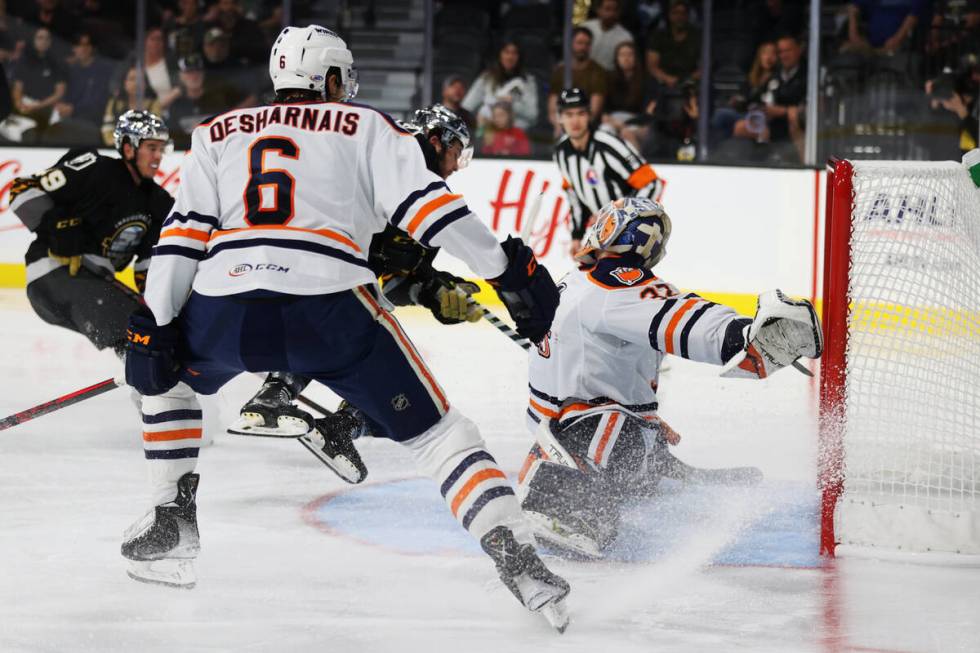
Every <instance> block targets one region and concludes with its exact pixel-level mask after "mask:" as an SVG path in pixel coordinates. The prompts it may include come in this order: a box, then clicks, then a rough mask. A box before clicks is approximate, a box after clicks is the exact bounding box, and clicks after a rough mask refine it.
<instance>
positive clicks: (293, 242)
mask: <svg viewBox="0 0 980 653" xmlns="http://www.w3.org/2000/svg"><path fill="white" fill-rule="evenodd" d="M352 64H353V61H352V57H351V53H350V51H349V50H348V49H347V47H346V45H345V44H344V42H343V40H341V39H340V38H339V37H337V35H336V34H334V33H333V32H331V31H329V30H327V29H325V28H323V27H319V26H315V25H311V26H309V27H305V28H296V27H288V28H285V29H284V30H283V31H282V33H281V34H280V35H279V38H278V39H277V40H276V42H275V44H274V46H273V49H272V54H271V57H270V62H269V67H270V75H271V77H272V81H273V85H274V87H275V89H276V102H275V103H274V104H272V105H269V106H261V107H255V108H248V109H239V110H235V111H231V112H229V113H226V114H222V115H219V116H217V117H215V118H213V119H211V120H210V121H208V122H206V123H204V124H202V125H201V126H199V127H198V128H197V129H195V130H194V132H193V135H192V147H191V152H190V154H189V155H188V157H187V159H186V162H185V164H184V168H183V171H182V183H181V186H180V190H179V191H178V194H177V198H176V201H175V204H174V208H173V212H172V213H171V215H170V217H169V218H168V219H167V222H166V223H165V224H164V228H163V232H162V233H161V236H160V241H159V244H158V245H157V247H156V249H155V251H154V255H153V260H152V263H151V267H150V272H149V275H148V280H147V289H146V294H145V296H146V302H147V306H148V309H149V310H148V311H146V312H143V313H137V314H134V316H133V318H132V319H131V321H130V330H129V351H128V353H127V356H126V378H127V382H128V383H129V384H130V385H132V386H133V387H135V388H136V389H137V390H139V391H140V392H141V394H143V395H144V399H143V405H142V416H143V441H144V451H145V454H146V458H147V461H148V464H149V467H150V476H151V483H152V489H153V493H154V508H153V509H152V510H151V511H150V512H149V513H148V514H147V516H146V518H145V519H143V520H141V521H140V522H137V524H135V525H134V527H133V528H132V529H131V530H130V531H129V532H128V533H127V536H126V538H125V541H124V543H123V545H122V553H123V555H124V556H125V557H127V558H129V559H130V560H132V561H134V564H133V565H132V566H131V569H130V573H131V575H133V576H134V578H137V579H138V580H148V581H151V582H164V583H168V584H172V585H177V586H185V587H186V586H190V585H192V584H193V582H194V573H193V568H192V565H191V563H190V562H189V561H190V560H192V559H193V558H194V557H195V556H196V554H197V552H198V548H199V544H198V538H197V520H196V490H197V486H198V481H199V477H198V475H197V474H196V473H194V469H195V463H196V459H197V454H198V448H199V444H200V434H201V410H200V406H199V404H198V402H197V399H196V396H195V393H201V394H210V393H213V392H216V391H217V390H218V389H219V388H220V387H221V386H222V385H223V384H224V383H226V382H227V381H229V380H230V379H231V378H233V377H234V376H236V375H237V374H238V373H240V372H242V371H246V370H247V371H253V372H258V371H287V372H292V373H295V374H300V375H304V376H308V377H310V378H313V379H315V380H317V381H319V382H320V383H323V384H324V385H326V386H328V387H329V388H331V389H332V390H333V391H334V392H336V393H337V394H338V395H340V396H341V397H343V398H344V399H346V400H347V401H349V402H350V403H352V404H353V405H356V406H358V407H359V408H360V409H361V410H363V411H364V412H365V413H366V414H367V415H368V416H369V417H370V418H371V419H372V420H373V421H374V422H376V423H378V424H379V425H381V426H382V427H383V430H384V434H385V435H386V436H387V437H389V438H391V439H393V440H395V441H397V442H400V443H402V444H403V445H405V446H406V447H407V448H408V449H409V450H410V451H411V452H412V453H413V454H414V456H415V458H416V461H417V463H418V466H419V468H420V469H421V470H422V471H423V472H424V473H425V474H426V475H428V476H430V477H431V478H433V479H435V480H436V482H437V483H438V487H439V488H440V491H441V494H442V495H443V497H444V498H445V500H446V503H447V505H448V506H449V508H450V510H451V512H452V513H453V515H454V516H455V517H456V518H457V519H458V520H459V522H460V524H461V525H462V526H463V528H465V529H466V530H467V531H468V532H469V533H470V534H471V535H473V537H475V538H476V539H477V540H478V541H479V542H480V544H481V546H482V547H483V549H484V550H485V551H486V552H487V553H488V554H489V555H490V556H491V558H492V559H493V560H494V562H495V563H496V566H497V570H498V572H499V574H500V577H501V580H502V581H503V582H504V584H505V585H506V586H507V587H508V588H509V589H510V590H511V591H512V592H513V593H514V595H515V596H516V597H517V598H518V599H519V600H520V601H521V603H522V604H523V605H525V606H526V607H527V608H528V609H530V610H532V611H540V612H541V613H542V614H543V615H545V616H546V617H547V618H548V619H549V621H551V622H552V623H553V625H555V626H556V627H557V628H558V629H560V630H561V629H563V628H564V627H565V625H566V624H567V617H566V616H565V614H564V598H565V596H566V595H567V594H568V591H569V586H568V583H566V582H565V581H564V580H563V579H561V578H559V577H558V576H556V575H554V574H552V573H551V572H550V571H549V570H548V569H547V568H546V567H545V566H544V563H542V562H541V560H540V558H538V556H537V554H536V553H535V550H534V546H533V535H532V533H531V531H530V528H529V525H528V524H527V522H526V520H525V518H524V516H523V514H522V512H521V510H520V506H519V504H518V502H517V499H516V497H515V496H514V490H513V489H512V487H511V485H510V484H509V482H508V481H507V478H506V476H505V475H504V473H503V471H501V470H500V468H499V466H498V465H497V463H496V461H494V459H493V457H492V456H491V455H490V453H489V452H488V451H487V450H486V447H485V444H484V442H483V439H482V438H481V436H480V434H479V431H478V430H477V428H476V425H475V424H473V423H472V422H471V421H469V420H468V419H467V418H465V417H464V416H463V415H461V414H460V413H459V411H457V410H456V409H454V408H453V407H451V405H450V403H449V400H448V398H447V396H446V393H445V391H444V390H443V389H442V388H441V387H440V386H439V384H438V383H437V382H436V380H435V378H434V377H433V375H432V373H431V371H430V370H429V369H428V368H427V367H426V365H425V363H424V361H423V360H422V358H421V356H420V355H419V354H418V352H417V351H416V350H415V348H414V347H413V345H412V343H411V341H410V340H409V339H408V337H407V336H406V335H405V332H404V331H403V330H402V328H401V326H400V325H399V324H398V322H397V320H395V318H394V317H393V316H392V315H391V314H390V313H389V312H388V311H387V310H386V309H385V308H384V307H383V306H382V305H381V303H380V302H379V293H378V291H377V279H376V277H375V276H374V274H373V273H372V271H371V269H370V267H369V265H368V263H367V249H368V245H369V243H370V241H371V238H372V236H373V235H374V234H375V233H377V232H379V231H381V230H382V229H383V228H384V227H385V225H386V224H392V225H394V226H397V227H401V228H403V229H405V230H406V231H408V232H409V234H410V235H412V237H413V238H415V239H416V240H418V241H419V242H420V243H422V244H425V245H428V244H431V245H433V246H439V247H445V248H446V250H447V251H449V252H450V253H452V254H453V255H455V256H457V257H459V258H461V259H462V260H464V261H465V262H466V263H467V264H468V265H469V266H470V267H471V268H472V269H473V271H474V272H475V273H476V274H478V275H479V276H481V277H483V278H486V279H488V280H489V281H490V282H491V283H492V284H493V285H494V286H495V287H496V288H497V290H498V292H499V294H500V295H501V298H502V299H503V301H504V303H505V304H506V305H507V308H508V310H509V311H510V312H511V313H512V315H513V316H514V318H515V321H516V323H517V327H518V331H520V332H522V334H523V335H525V336H526V337H528V338H529V339H531V340H533V341H539V340H541V338H542V337H543V336H544V333H545V332H546V331H547V329H548V327H549V326H550V323H551V319H552V317H553V316H554V310H555V308H556V306H557V302H558V294H557V290H556V289H555V285H554V282H553V281H551V279H550V277H549V276H548V273H547V271H546V270H544V269H543V268H542V267H541V266H539V265H537V263H536V261H535V260H534V257H533V254H531V252H530V249H529V248H528V247H527V246H526V245H524V244H523V243H522V242H521V241H520V240H518V239H513V238H510V239H508V240H507V241H505V242H504V243H498V242H497V240H496V239H495V238H494V236H493V234H492V233H491V232H490V231H489V229H488V228H487V227H486V226H485V225H484V224H483V223H482V222H481V221H480V220H479V219H478V218H477V217H476V216H475V215H473V213H472V212H471V211H470V210H469V209H468V208H467V206H466V203H465V201H464V199H463V198H462V196H460V195H454V194H452V193H450V192H448V190H447V187H446V185H445V182H443V180H442V179H440V178H439V177H438V176H436V175H435V174H433V173H432V172H431V171H430V170H428V169H427V168H426V165H425V161H424V159H423V157H422V154H421V151H420V150H419V147H418V145H417V143H416V141H415V139H414V138H413V137H412V135H411V134H409V133H407V132H406V131H405V130H403V129H402V128H401V127H399V126H398V125H397V124H395V123H394V121H392V120H391V119H390V118H389V117H388V116H386V115H385V114H383V113H381V112H379V111H377V110H375V109H373V108H371V107H368V106H364V105H355V104H353V103H344V104H340V103H334V102H324V101H323V99H322V94H323V90H324V86H325V85H328V84H329V85H335V84H338V83H339V84H340V85H341V86H342V87H343V88H345V89H347V91H348V93H347V94H348V95H353V92H354V89H355V86H356V82H355V79H354V75H353V66H352ZM284 544H285V543H284ZM166 567H169V569H167V568H166Z"/></svg>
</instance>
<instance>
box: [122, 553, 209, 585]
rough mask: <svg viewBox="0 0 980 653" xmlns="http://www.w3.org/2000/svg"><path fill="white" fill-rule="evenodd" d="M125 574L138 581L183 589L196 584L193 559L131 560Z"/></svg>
mask: <svg viewBox="0 0 980 653" xmlns="http://www.w3.org/2000/svg"><path fill="white" fill-rule="evenodd" d="M126 574H127V575H128V576H129V577H130V578H132V579H133V580H135V581H138V582H140V583H147V584H150V585H163V586H164V587H174V588H177V589H184V590H189V589H193V588H194V586H195V585H196V584H197V573H196V572H195V571H194V561H193V560H173V559H169V560H131V561H130V563H129V569H127V570H126Z"/></svg>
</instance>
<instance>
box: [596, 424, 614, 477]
mask: <svg viewBox="0 0 980 653" xmlns="http://www.w3.org/2000/svg"><path fill="white" fill-rule="evenodd" d="M618 421H619V413H612V414H610V415H609V421H608V422H606V430H605V431H603V432H602V437H601V438H599V446H597V447H596V448H595V464H596V465H601V464H602V454H604V453H605V452H606V445H607V444H609V436H610V435H612V432H613V429H614V428H616V422H618Z"/></svg>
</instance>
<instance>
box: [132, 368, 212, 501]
mask: <svg viewBox="0 0 980 653" xmlns="http://www.w3.org/2000/svg"><path fill="white" fill-rule="evenodd" d="M140 414H141V415H140V416H141V418H142V421H143V453H144V455H145V456H146V460H147V463H148V465H147V467H148V471H149V478H150V487H151V492H152V501H153V505H160V504H163V503H166V502H168V501H172V500H173V498H174V497H175V496H176V492H177V481H178V479H180V477H181V476H183V475H184V474H187V473H188V472H193V471H194V467H195V466H196V464H197V454H198V450H199V449H200V447H201V436H202V431H203V428H202V427H203V421H202V418H203V415H202V413H201V405H200V404H199V403H198V401H197V395H195V394H194V391H193V390H191V389H190V387H188V386H187V385H186V384H184V383H178V384H177V385H175V386H174V387H173V388H171V389H170V390H168V391H167V392H165V393H163V394H161V395H154V396H147V397H143V402H142V407H141V408H140Z"/></svg>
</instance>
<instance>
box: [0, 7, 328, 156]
mask: <svg viewBox="0 0 980 653" xmlns="http://www.w3.org/2000/svg"><path fill="white" fill-rule="evenodd" d="M245 3H247V5H248V7H249V15H252V16H255V17H256V18H255V19H253V18H250V17H248V16H247V15H246V12H245V7H244V6H243V4H245ZM280 5H281V3H279V2H275V1H272V0H206V1H205V0H153V1H151V2H147V10H148V17H147V19H148V27H147V29H146V30H145V32H144V47H143V52H142V64H143V80H142V81H143V89H144V90H143V97H142V102H140V101H139V99H138V96H137V86H138V83H139V77H138V71H137V67H136V59H135V57H134V54H133V53H134V46H135V43H136V34H135V29H134V26H135V15H134V13H135V7H136V3H135V2H132V1H129V0H127V1H125V2H120V1H115V0H6V1H3V0H0V63H2V64H3V65H4V69H5V71H6V76H7V82H8V84H9V86H10V97H11V107H10V108H11V109H12V110H13V115H11V116H9V117H7V118H6V120H4V121H3V123H0V141H3V142H19V143H31V144H34V143H39V144H52V145H55V144H56V145H96V144H100V145H111V144H112V129H113V126H114V125H115V121H116V118H117V117H118V116H119V115H120V114H121V113H123V112H124V111H126V110H128V109H136V108H144V109H149V110H151V111H153V112H154V113H158V114H161V115H162V116H163V117H164V118H166V119H167V120H168V122H169V124H170V127H171V130H172V134H173V137H174V141H175V143H176V144H177V146H179V147H186V146H187V145H189V138H190V137H189V134H190V131H191V130H192V129H193V127H194V126H195V125H197V124H198V123H199V122H200V121H201V120H202V119H203V118H205V117H207V116H209V115H212V114H214V113H218V112H221V111H225V110H228V109H231V108H234V107H238V106H249V105H251V104H255V103H256V102H258V101H259V97H260V95H262V94H263V93H265V92H268V91H269V90H270V89H271V87H270V86H269V82H268V74H267V73H266V66H267V65H268V56H269V54H268V53H269V48H270V46H271V44H272V40H273V39H274V38H275V36H276V34H278V32H279V29H280V27H281V21H282V15H281V6H280ZM308 5H309V3H308V2H305V3H304V2H294V7H295V9H297V10H300V11H302V10H303V8H304V7H307V6H308Z"/></svg>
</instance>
